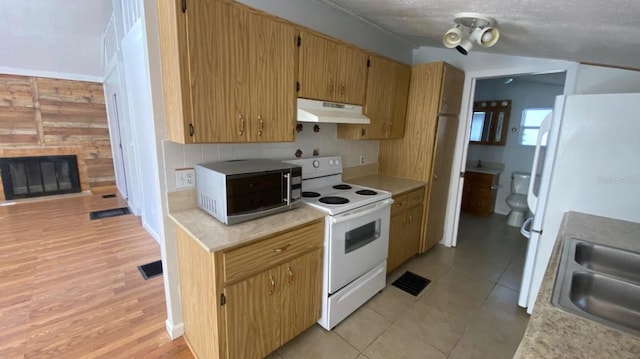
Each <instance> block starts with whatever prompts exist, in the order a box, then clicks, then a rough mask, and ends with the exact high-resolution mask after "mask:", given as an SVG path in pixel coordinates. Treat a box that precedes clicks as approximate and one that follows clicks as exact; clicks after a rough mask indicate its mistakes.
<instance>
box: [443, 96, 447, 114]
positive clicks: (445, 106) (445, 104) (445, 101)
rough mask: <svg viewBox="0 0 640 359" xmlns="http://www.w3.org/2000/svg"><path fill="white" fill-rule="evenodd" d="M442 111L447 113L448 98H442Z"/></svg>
mask: <svg viewBox="0 0 640 359" xmlns="http://www.w3.org/2000/svg"><path fill="white" fill-rule="evenodd" d="M442 111H443V112H446V111H447V98H446V97H443V98H442Z"/></svg>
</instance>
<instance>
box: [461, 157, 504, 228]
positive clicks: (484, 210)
mask: <svg viewBox="0 0 640 359" xmlns="http://www.w3.org/2000/svg"><path fill="white" fill-rule="evenodd" d="M500 172H501V171H500V170H497V169H488V168H487V169H484V168H467V170H466V172H465V174H464V188H463V190H462V208H461V209H462V211H463V212H466V213H470V214H475V215H478V216H489V215H491V214H493V209H494V208H495V205H496V195H497V194H498V183H499V181H500Z"/></svg>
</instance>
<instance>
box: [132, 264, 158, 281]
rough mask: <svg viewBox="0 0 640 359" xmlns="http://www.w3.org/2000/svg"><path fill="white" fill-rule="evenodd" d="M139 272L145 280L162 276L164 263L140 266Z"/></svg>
mask: <svg viewBox="0 0 640 359" xmlns="http://www.w3.org/2000/svg"><path fill="white" fill-rule="evenodd" d="M138 270H139V271H140V274H142V278H144V280H147V279H149V278H153V277H155V276H158V275H160V274H162V261H155V262H151V263H147V264H143V265H141V266H138Z"/></svg>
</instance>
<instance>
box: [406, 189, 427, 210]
mask: <svg viewBox="0 0 640 359" xmlns="http://www.w3.org/2000/svg"><path fill="white" fill-rule="evenodd" d="M407 196H408V197H409V202H408V203H407V207H408V208H411V207H416V206H422V202H423V200H424V189H423V188H420V189H419V190H415V191H412V192H409V194H408V195H407Z"/></svg>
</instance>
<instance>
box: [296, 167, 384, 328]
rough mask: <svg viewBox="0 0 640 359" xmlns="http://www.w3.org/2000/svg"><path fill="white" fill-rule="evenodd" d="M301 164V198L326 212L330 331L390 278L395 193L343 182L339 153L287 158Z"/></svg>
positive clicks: (326, 320) (325, 306)
mask: <svg viewBox="0 0 640 359" xmlns="http://www.w3.org/2000/svg"><path fill="white" fill-rule="evenodd" d="M285 162H288V163H294V164H297V165H300V166H302V199H303V201H304V202H305V203H307V204H309V205H310V206H313V207H316V208H318V209H320V210H323V211H325V212H327V216H326V217H325V248H324V277H323V300H322V315H321V318H320V320H319V321H318V323H319V324H320V325H322V326H323V327H324V328H325V329H327V330H331V329H332V328H334V327H335V326H336V325H337V324H338V323H340V321H342V320H343V319H345V318H346V317H347V316H348V315H349V314H351V313H352V312H353V311H355V310H356V309H358V308H359V307H360V306H361V305H362V304H364V303H365V302H366V301H367V300H369V299H370V298H371V297H373V296H374V295H375V294H376V293H378V292H379V291H380V290H382V289H383V288H384V286H385V283H386V272H387V270H386V268H387V253H388V247H389V222H390V216H391V204H392V203H393V199H391V193H389V192H387V191H383V190H379V189H375V188H368V187H363V186H358V185H354V184H349V183H345V182H343V181H342V159H341V157H340V156H329V157H313V158H308V159H297V160H288V161H285Z"/></svg>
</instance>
